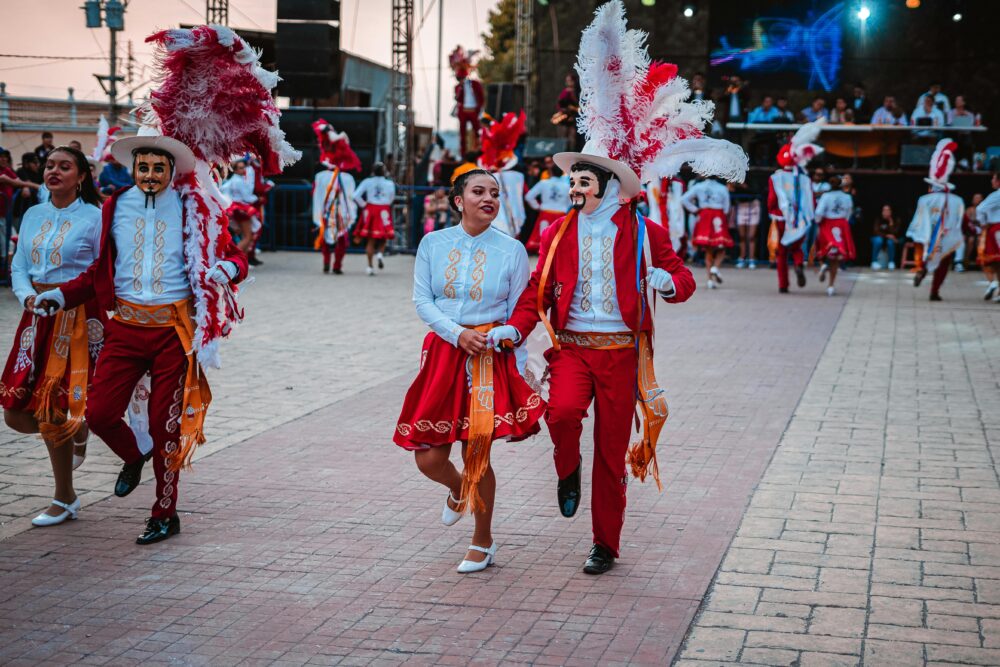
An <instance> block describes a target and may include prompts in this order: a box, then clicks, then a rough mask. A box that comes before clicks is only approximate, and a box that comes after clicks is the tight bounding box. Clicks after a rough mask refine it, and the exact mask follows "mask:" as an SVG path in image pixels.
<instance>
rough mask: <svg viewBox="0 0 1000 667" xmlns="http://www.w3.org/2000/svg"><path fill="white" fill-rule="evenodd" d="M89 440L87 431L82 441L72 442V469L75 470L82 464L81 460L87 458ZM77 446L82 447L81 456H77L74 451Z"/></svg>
mask: <svg viewBox="0 0 1000 667" xmlns="http://www.w3.org/2000/svg"><path fill="white" fill-rule="evenodd" d="M89 440H90V434H89V433H88V434H87V437H86V438H85V439H84V440H83V442H74V443H73V470H76V469H77V468H79V467H80V466H82V465H83V462H84V461H86V460H87V442H88V441H89ZM78 447H83V456H79V455H78V454H77V453H76V451H77V448H78Z"/></svg>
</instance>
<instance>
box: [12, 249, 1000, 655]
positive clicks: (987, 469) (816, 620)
mask: <svg viewBox="0 0 1000 667" xmlns="http://www.w3.org/2000/svg"><path fill="white" fill-rule="evenodd" d="M264 260H265V262H266V264H265V266H263V267H261V268H260V269H259V270H257V271H256V272H255V283H254V284H252V285H250V286H248V287H247V288H246V290H245V292H244V304H245V305H246V309H247V322H246V323H245V325H244V326H243V327H242V328H241V330H240V331H239V332H238V334H237V336H236V338H235V339H234V340H233V341H231V342H230V344H229V345H228V346H227V347H226V348H225V349H224V363H225V368H224V369H223V370H222V371H220V372H215V373H214V374H213V375H212V376H211V381H212V388H213V393H214V394H215V397H216V398H215V402H214V403H213V405H212V408H211V410H210V413H209V418H208V437H209V443H208V444H207V445H206V446H205V447H203V448H202V450H201V452H200V454H199V457H198V460H197V462H196V465H195V469H194V471H192V472H190V473H185V474H184V475H182V479H183V481H182V483H181V486H180V503H179V510H180V515H181V521H182V524H183V532H182V534H181V535H179V536H177V537H174V538H172V539H170V540H169V541H167V542H164V543H161V544H158V545H153V546H150V547H138V546H136V545H135V544H134V538H135V536H136V535H137V534H138V532H139V531H140V530H141V527H142V523H143V520H144V518H145V516H146V515H147V514H146V513H147V511H148V506H149V503H150V499H151V495H152V490H151V486H152V480H151V479H147V480H146V482H145V483H144V484H143V485H142V486H141V487H140V488H139V489H138V490H137V491H136V492H135V493H133V494H132V495H131V496H129V497H128V498H125V499H119V498H115V497H113V496H111V495H110V490H111V487H112V485H113V482H114V477H115V475H116V473H117V470H118V467H119V465H118V462H117V459H116V458H115V457H114V456H113V455H112V454H110V452H109V451H108V450H107V449H106V447H105V446H104V445H103V444H102V443H101V442H99V441H93V442H92V443H91V446H90V454H89V456H88V459H87V461H86V463H85V464H84V466H83V467H82V468H81V470H80V471H78V472H79V474H78V476H77V484H78V492H79V494H80V495H81V497H82V498H83V501H84V508H83V510H82V512H81V515H80V519H79V520H78V521H75V522H70V523H68V524H64V525H62V526H58V527H54V528H48V529H33V528H30V524H29V521H30V518H31V517H32V516H34V515H35V514H36V513H37V512H38V511H40V510H41V509H42V508H44V507H45V505H46V503H47V501H48V498H49V493H50V492H51V484H50V476H51V473H50V471H49V465H48V461H47V458H46V455H45V451H44V447H43V445H42V444H41V443H40V442H39V441H38V440H37V439H36V438H33V437H23V436H16V435H14V434H11V433H10V432H9V431H4V433H3V436H2V438H0V522H2V525H0V538H2V541H0V664H3V665H60V664H87V665H132V664H140V663H143V664H170V665H212V666H215V665H304V664H310V665H333V664H343V665H397V664H414V665H434V664H445V665H465V664H476V665H491V664H512V663H524V664H538V665H564V664H565V665H667V664H671V662H674V663H675V664H678V665H684V666H685V667H693V666H695V665H697V666H699V667H703V666H705V665H718V664H733V663H738V664H764V665H799V666H801V667H809V666H813V665H856V664H864V665H911V664H921V665H922V664H935V665H949V664H963V665H968V664H974V665H995V664H1000V516H998V514H997V510H998V509H1000V478H998V474H997V468H996V464H995V457H996V456H998V455H1000V452H997V451H996V449H997V447H998V442H1000V393H998V386H997V384H998V383H997V378H998V377H1000V368H998V365H1000V335H998V334H1000V308H998V307H997V306H995V305H993V304H989V303H985V302H983V301H982V300H980V298H979V296H980V292H981V287H980V286H979V285H978V284H977V281H978V280H980V279H981V274H978V273H967V274H964V275H958V274H952V275H951V276H950V278H949V281H948V283H946V285H945V287H944V289H943V291H942V294H943V296H944V297H945V298H946V299H947V301H945V302H943V303H933V304H932V303H929V302H928V301H927V286H926V285H925V286H924V287H923V288H921V289H919V290H915V289H914V288H913V287H912V286H911V285H910V284H909V283H908V282H907V280H908V276H907V274H904V273H902V272H896V273H892V274H889V273H879V274H873V273H871V272H868V271H861V272H856V271H852V272H850V273H848V274H846V275H844V278H843V284H842V285H841V291H842V292H843V295H840V296H837V297H834V298H827V297H826V296H825V294H824V293H823V292H822V291H821V287H820V286H819V285H818V284H816V281H815V278H812V279H811V283H810V285H809V287H808V288H807V289H806V290H803V291H801V292H798V293H793V294H791V295H787V296H780V295H778V293H777V290H776V287H775V280H774V275H773V273H772V272H770V271H768V270H766V269H763V270H757V271H755V272H749V271H739V272H737V271H735V270H732V269H730V270H727V271H726V272H725V273H724V276H725V277H726V279H727V280H726V283H725V286H724V289H722V290H718V291H715V292H709V291H708V290H705V289H700V290H699V291H698V292H697V293H696V294H695V296H694V298H693V299H692V300H691V301H690V302H689V303H687V304H684V305H681V306H665V307H660V308H659V309H658V314H657V317H658V327H659V337H658V343H659V344H658V350H657V375H658V379H659V380H660V383H661V385H663V386H666V388H667V391H668V395H669V398H670V403H671V412H672V414H671V419H670V421H669V422H668V424H667V427H666V428H665V429H664V432H663V435H662V436H661V449H660V466H661V470H662V473H663V481H664V491H663V493H658V492H657V490H656V487H655V485H653V484H650V483H647V484H644V485H640V484H638V483H632V484H631V485H630V488H629V508H628V512H627V516H626V523H625V531H624V534H623V547H622V558H621V560H620V561H619V562H618V563H617V565H616V567H615V569H613V570H612V571H611V572H610V573H608V574H606V575H603V576H601V577H589V576H587V575H584V574H582V572H580V567H581V565H582V563H583V560H584V558H585V556H586V552H587V550H588V548H589V546H590V541H591V535H590V521H589V500H590V497H589V489H588V487H589V483H588V476H587V475H585V477H584V480H585V481H584V490H585V494H584V503H583V506H582V507H581V509H580V512H579V513H578V514H577V516H576V517H575V518H573V519H571V520H566V519H563V518H561V517H560V516H559V515H558V510H557V508H556V505H555V476H554V473H553V470H552V464H551V445H550V442H549V440H548V438H547V435H546V434H545V433H544V432H543V433H542V434H540V435H539V436H537V437H536V438H534V439H532V440H529V441H527V442H523V443H518V444H514V445H504V444H500V445H497V447H496V448H495V449H494V457H493V458H494V464H495V467H496V470H497V476H498V483H499V488H498V493H497V509H496V515H495V518H494V524H495V525H494V531H495V536H496V539H497V541H498V543H499V545H500V548H499V552H498V564H497V566H496V567H494V568H490V569H489V570H487V571H486V572H484V573H479V574H475V575H467V576H462V575H458V574H457V573H455V571H454V569H455V566H456V565H457V563H458V561H459V560H460V559H461V558H462V555H463V553H464V550H465V546H466V545H467V543H468V539H469V537H470V534H471V522H470V521H469V520H468V519H467V518H466V519H464V520H463V521H461V522H460V523H458V524H457V525H456V526H453V527H451V528H445V527H443V526H441V524H440V521H439V516H440V506H441V503H442V502H443V500H444V494H443V493H442V492H441V490H440V487H437V486H435V485H434V484H433V483H431V482H430V481H428V480H426V479H425V478H423V477H422V475H420V474H419V472H418V471H417V470H416V468H415V466H414V465H413V460H412V456H411V455H409V454H408V453H406V452H404V451H402V450H400V449H399V448H397V447H395V446H394V445H393V444H392V443H391V434H392V430H393V427H394V425H395V417H396V415H397V413H398V410H399V407H400V405H401V402H402V397H403V394H404V392H405V391H406V388H407V386H408V384H409V381H410V380H411V379H412V377H413V375H414V373H415V372H416V367H417V362H418V358H419V349H420V342H421V338H422V336H423V335H424V332H425V331H426V329H425V327H424V326H423V325H422V323H420V322H419V321H418V320H417V318H416V316H415V314H414V312H413V308H412V305H411V303H410V300H409V296H410V295H409V292H410V283H411V279H410V272H411V270H412V258H409V257H392V258H389V260H388V263H387V264H388V266H387V269H386V271H385V272H384V273H383V274H382V275H380V276H378V277H377V278H367V277H365V276H364V275H363V273H362V268H361V267H362V261H363V260H361V258H359V257H357V256H350V257H348V260H347V266H346V268H347V271H348V274H347V275H345V276H340V277H336V276H324V275H322V274H320V273H319V257H318V256H316V255H306V254H267V255H265V256H264ZM697 275H698V277H699V282H702V278H701V276H702V273H701V272H700V270H699V272H698V273H697ZM793 290H794V288H793ZM18 316H19V313H18V307H17V304H16V302H15V301H14V299H13V298H12V297H11V296H10V295H9V293H8V294H5V295H4V296H3V299H2V301H0V330H2V331H5V332H7V338H9V337H10V334H11V333H12V332H13V328H14V325H15V322H16V319H17V317H18ZM589 430H590V429H589V426H588V427H587V428H585V441H586V443H585V450H586V451H585V453H584V466H585V469H589V468H590V465H589V458H590V449H591V447H592V441H591V438H590V436H589ZM146 476H147V477H149V478H151V476H152V475H151V471H149V470H147V472H146Z"/></svg>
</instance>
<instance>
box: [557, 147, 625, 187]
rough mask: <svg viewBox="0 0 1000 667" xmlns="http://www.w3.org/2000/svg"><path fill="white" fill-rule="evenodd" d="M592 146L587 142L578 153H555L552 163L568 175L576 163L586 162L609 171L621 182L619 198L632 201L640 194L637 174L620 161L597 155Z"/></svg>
mask: <svg viewBox="0 0 1000 667" xmlns="http://www.w3.org/2000/svg"><path fill="white" fill-rule="evenodd" d="M597 150H599V149H596V148H595V147H594V146H593V142H590V141H588V142H587V144H586V145H585V146H584V147H583V151H581V152H579V153H568V152H567V153H556V154H555V155H553V156H552V160H553V162H555V163H556V166H558V167H559V168H560V169H562V170H563V172H565V173H567V174H568V173H570V171H571V168H572V167H573V165H574V164H576V163H577V162H588V163H590V164H593V165H596V166H598V167H600V168H602V169H606V170H608V171H610V172H611V173H612V174H614V175H615V177H616V178H617V179H618V180H619V182H621V196H622V197H624V198H625V199H632V198H633V197H635V196H636V195H638V194H639V193H640V192H642V183H641V182H640V181H639V176H638V174H636V173H635V171H633V170H632V167H630V166H628V165H627V164H625V163H624V162H622V161H620V160H613V159H611V158H609V157H608V156H607V155H598V154H597Z"/></svg>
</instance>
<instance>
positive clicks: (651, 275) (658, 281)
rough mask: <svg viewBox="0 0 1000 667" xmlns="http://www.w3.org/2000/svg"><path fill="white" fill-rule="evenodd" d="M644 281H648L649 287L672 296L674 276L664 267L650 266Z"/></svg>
mask: <svg viewBox="0 0 1000 667" xmlns="http://www.w3.org/2000/svg"><path fill="white" fill-rule="evenodd" d="M646 282H647V283H649V286H650V287H652V288H653V289H655V290H656V291H657V292H661V293H662V294H664V295H665V296H672V295H673V294H674V291H675V290H674V277H673V276H671V275H670V272H669V271H667V270H666V269H658V268H656V267H653V268H650V269H649V271H647V272H646Z"/></svg>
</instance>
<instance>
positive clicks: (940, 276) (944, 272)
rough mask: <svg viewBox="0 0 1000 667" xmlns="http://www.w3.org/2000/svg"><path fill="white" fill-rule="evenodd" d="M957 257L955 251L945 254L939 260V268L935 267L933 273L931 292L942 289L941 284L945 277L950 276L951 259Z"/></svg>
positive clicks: (934, 292)
mask: <svg viewBox="0 0 1000 667" xmlns="http://www.w3.org/2000/svg"><path fill="white" fill-rule="evenodd" d="M954 257H955V253H951V254H950V255H945V256H944V257H942V258H941V261H940V262H938V265H937V268H936V269H934V273H932V274H931V276H932V277H931V294H937V293H938V291H939V290H940V289H941V285H943V284H944V279H945V278H947V277H948V269H950V268H951V260H952V259H953V258H954Z"/></svg>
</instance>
